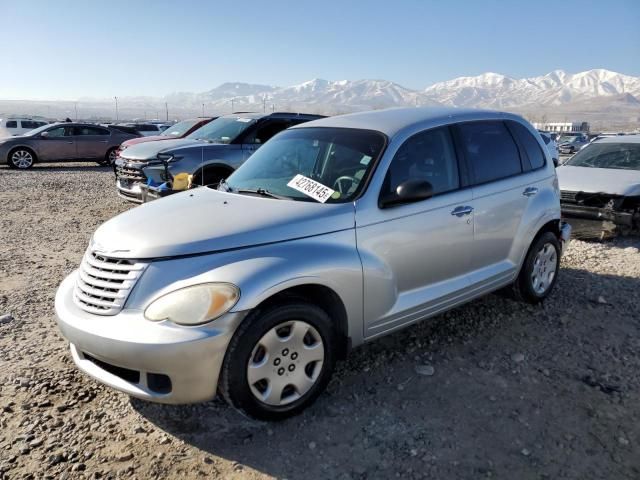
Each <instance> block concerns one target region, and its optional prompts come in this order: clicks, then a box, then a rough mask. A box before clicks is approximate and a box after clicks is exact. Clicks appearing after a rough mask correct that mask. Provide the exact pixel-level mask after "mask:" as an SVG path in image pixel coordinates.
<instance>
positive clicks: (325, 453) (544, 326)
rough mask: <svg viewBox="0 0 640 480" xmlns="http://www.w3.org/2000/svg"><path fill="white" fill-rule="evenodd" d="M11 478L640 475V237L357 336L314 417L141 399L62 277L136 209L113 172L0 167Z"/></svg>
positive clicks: (587, 248)
mask: <svg viewBox="0 0 640 480" xmlns="http://www.w3.org/2000/svg"><path fill="white" fill-rule="evenodd" d="M0 205H1V208H2V214H1V217H0V242H1V243H0V245H2V246H1V247H0V252H1V254H0V319H2V320H0V366H1V368H0V478H2V479H4V478H163V479H164V478H180V477H182V478H200V477H202V478H205V477H208V478H215V477H221V478H268V477H278V478H289V479H297V478H304V479H310V478H314V479H315V478H332V479H333V478H337V479H364V478H403V479H407V478H408V479H410V478H465V479H466V478H474V479H475V478H508V479H528V478H549V479H556V478H574V479H625V478H628V479H637V478H640V312H639V310H640V309H639V307H638V305H639V303H640V302H639V300H640V251H639V250H638V248H639V247H640V240H638V239H637V238H635V239H634V238H627V239H618V240H615V241H613V242H610V243H604V244H597V243H585V242H577V241H576V242H573V243H572V245H571V246H570V249H569V251H568V253H567V255H566V257H565V258H564V260H563V264H562V270H561V274H560V279H559V283H558V285H557V287H556V291H555V293H554V294H553V295H552V297H551V298H550V299H548V300H547V301H546V302H545V303H544V305H542V306H537V307H531V306H527V305H523V304H520V303H516V302H514V301H512V300H509V299H508V298H505V297H503V296H501V295H490V296H488V297H487V298H484V299H482V300H479V301H476V302H473V303H472V304H470V305H468V306H465V307H463V308H458V309H456V310H455V311H452V312H449V313H447V314H445V315H441V316H439V317H437V318H435V319H433V320H431V321H429V322H424V323H422V324H419V325H416V326H413V327H410V328H408V329H406V330H404V331H402V332H399V333H397V334H395V335H392V336H389V337H386V338H383V339H380V340H379V341H376V342H374V343H372V344H370V345H367V346H365V347H362V348H360V349H357V350H356V351H354V352H353V353H352V355H351V356H350V358H349V359H348V361H347V362H345V363H343V364H341V365H340V367H339V369H338V372H337V374H336V377H335V379H334V380H333V381H332V382H331V384H330V385H329V388H328V391H327V393H326V394H324V395H322V396H321V397H320V399H319V400H318V402H317V403H316V404H315V405H314V406H313V407H312V408H311V409H310V410H307V411H306V412H304V413H303V414H302V415H300V416H299V417H297V418H295V419H292V420H289V421H286V422H283V423H279V424H266V423H257V422H253V421H250V420H247V419H245V418H244V417H241V416H239V415H238V414H236V413H235V412H234V411H232V410H231V409H229V408H228V407H227V406H226V405H225V404H224V403H223V402H221V401H220V400H214V401H212V402H209V403H206V404H199V405H193V406H180V407H172V406H162V405H155V404H150V403H145V402H141V401H137V400H131V399H129V398H128V397H127V396H126V395H123V394H120V393H116V392H113V391H111V390H109V389H107V388H104V387H102V386H100V385H98V384H97V383H95V382H93V381H92V380H90V379H88V378H87V377H85V376H84V375H82V374H81V373H79V372H78V371H76V369H75V368H74V366H73V364H72V362H71V360H70V358H69V354H68V349H67V346H66V345H65V342H64V341H63V339H62V338H61V336H60V334H59V333H58V330H57V328H56V325H55V320H54V315H53V298H54V293H55V289H56V287H57V285H58V284H59V283H60V281H61V280H62V279H63V278H64V276H65V275H67V274H68V273H69V272H71V271H72V270H73V269H74V268H75V267H76V266H77V265H78V263H79V261H80V258H81V256H82V253H83V251H84V249H85V248H86V245H87V243H88V240H89V237H90V235H91V233H92V232H93V230H94V229H95V227H96V226H97V225H99V224H100V223H102V222H103V221H104V220H106V219H108V218H110V217H112V216H113V215H115V214H117V213H119V212H122V211H124V210H127V209H128V208H132V207H131V205H129V204H127V203H126V202H124V201H122V200H120V199H118V198H117V197H116V195H115V191H114V185H113V176H112V173H110V172H109V171H108V170H107V169H104V168H97V167H91V166H89V165H88V164H73V165H64V166H38V167H37V168H34V169H33V170H31V171H27V172H16V171H12V170H8V169H6V168H5V167H0Z"/></svg>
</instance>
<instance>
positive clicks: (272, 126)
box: [244, 120, 291, 144]
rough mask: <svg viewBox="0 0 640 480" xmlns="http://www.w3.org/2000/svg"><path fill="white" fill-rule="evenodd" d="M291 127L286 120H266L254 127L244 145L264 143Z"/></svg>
mask: <svg viewBox="0 0 640 480" xmlns="http://www.w3.org/2000/svg"><path fill="white" fill-rule="evenodd" d="M290 125H291V123H290V122H288V121H286V120H271V121H269V120H267V121H266V122H264V123H263V124H260V125H258V126H257V127H256V129H255V131H254V132H253V134H250V135H249V136H248V137H247V139H246V140H245V142H244V143H257V144H262V143H266V142H267V140H269V139H270V138H271V137H273V136H274V135H275V134H277V133H280V132H281V131H282V130H285V129H286V128H288V127H289V126H290Z"/></svg>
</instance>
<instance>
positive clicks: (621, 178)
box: [556, 165, 640, 196]
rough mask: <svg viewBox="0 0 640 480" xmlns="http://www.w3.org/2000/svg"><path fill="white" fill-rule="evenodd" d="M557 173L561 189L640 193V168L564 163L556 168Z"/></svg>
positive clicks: (618, 193) (620, 193)
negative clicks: (585, 165)
mask: <svg viewBox="0 0 640 480" xmlns="http://www.w3.org/2000/svg"><path fill="white" fill-rule="evenodd" d="M556 173H557V175H558V183H559V184H560V190H567V191H570V192H589V193H608V194H611V195H625V196H633V195H640V171H638V170H622V169H614V168H591V167H572V166H571V165H563V166H561V167H558V168H556Z"/></svg>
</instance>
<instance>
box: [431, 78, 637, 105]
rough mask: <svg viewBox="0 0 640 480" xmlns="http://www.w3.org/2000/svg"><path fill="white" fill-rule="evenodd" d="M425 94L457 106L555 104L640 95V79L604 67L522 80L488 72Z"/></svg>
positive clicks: (440, 84)
mask: <svg viewBox="0 0 640 480" xmlns="http://www.w3.org/2000/svg"><path fill="white" fill-rule="evenodd" d="M424 93H425V95H426V96H427V97H428V98H430V99H433V100H435V101H438V102H441V103H443V104H445V105H452V106H458V107H462V106H464V107H484V108H510V107H511V108H513V107H523V106H529V105H545V106H553V105H566V104H568V103H571V102H576V101H584V100H588V99H592V98H600V97H615V96H618V95H632V96H633V97H636V98H640V78H639V77H632V76H629V75H623V74H620V73H616V72H611V71H609V70H604V69H596V70H588V71H586V72H581V73H576V74H569V73H566V72H564V71H563V70H555V71H553V72H551V73H548V74H546V75H543V76H540V77H532V78H521V79H515V78H511V77H507V76H504V75H500V74H497V73H485V74H482V75H478V76H476V77H460V78H455V79H453V80H449V81H446V82H441V83H436V84H435V85H432V86H430V87H428V88H427V89H425V91H424Z"/></svg>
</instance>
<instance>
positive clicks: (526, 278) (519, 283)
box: [511, 232, 560, 304]
mask: <svg viewBox="0 0 640 480" xmlns="http://www.w3.org/2000/svg"><path fill="white" fill-rule="evenodd" d="M546 246H551V247H552V248H553V249H554V251H555V254H554V256H553V258H552V259H550V260H549V262H550V263H555V273H554V275H553V279H551V281H547V280H548V277H546V278H545V281H543V282H542V286H543V287H544V289H543V291H541V290H540V284H539V283H538V288H536V285H535V284H536V282H535V280H534V270H535V267H536V257H537V256H538V254H539V253H541V250H543V248H544V247H546ZM549 253H551V252H550V251H549ZM548 271H550V270H548ZM559 271H560V242H559V241H558V238H557V237H556V236H555V235H554V234H553V233H551V232H544V233H543V234H542V235H540V236H538V238H537V239H536V240H535V241H534V242H533V244H532V245H531V247H530V248H529V251H528V252H527V256H526V258H525V260H524V263H523V265H522V269H521V270H520V274H519V275H518V278H517V279H516V281H515V282H514V283H513V285H512V288H511V290H512V293H513V296H514V297H515V298H516V299H518V300H522V301H524V302H527V303H531V304H536V303H540V302H541V301H543V300H544V299H545V298H547V297H548V296H549V295H550V294H551V292H552V291H553V287H554V286H555V284H556V282H557V280H558V273H559ZM543 276H544V275H543ZM545 282H546V284H545Z"/></svg>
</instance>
